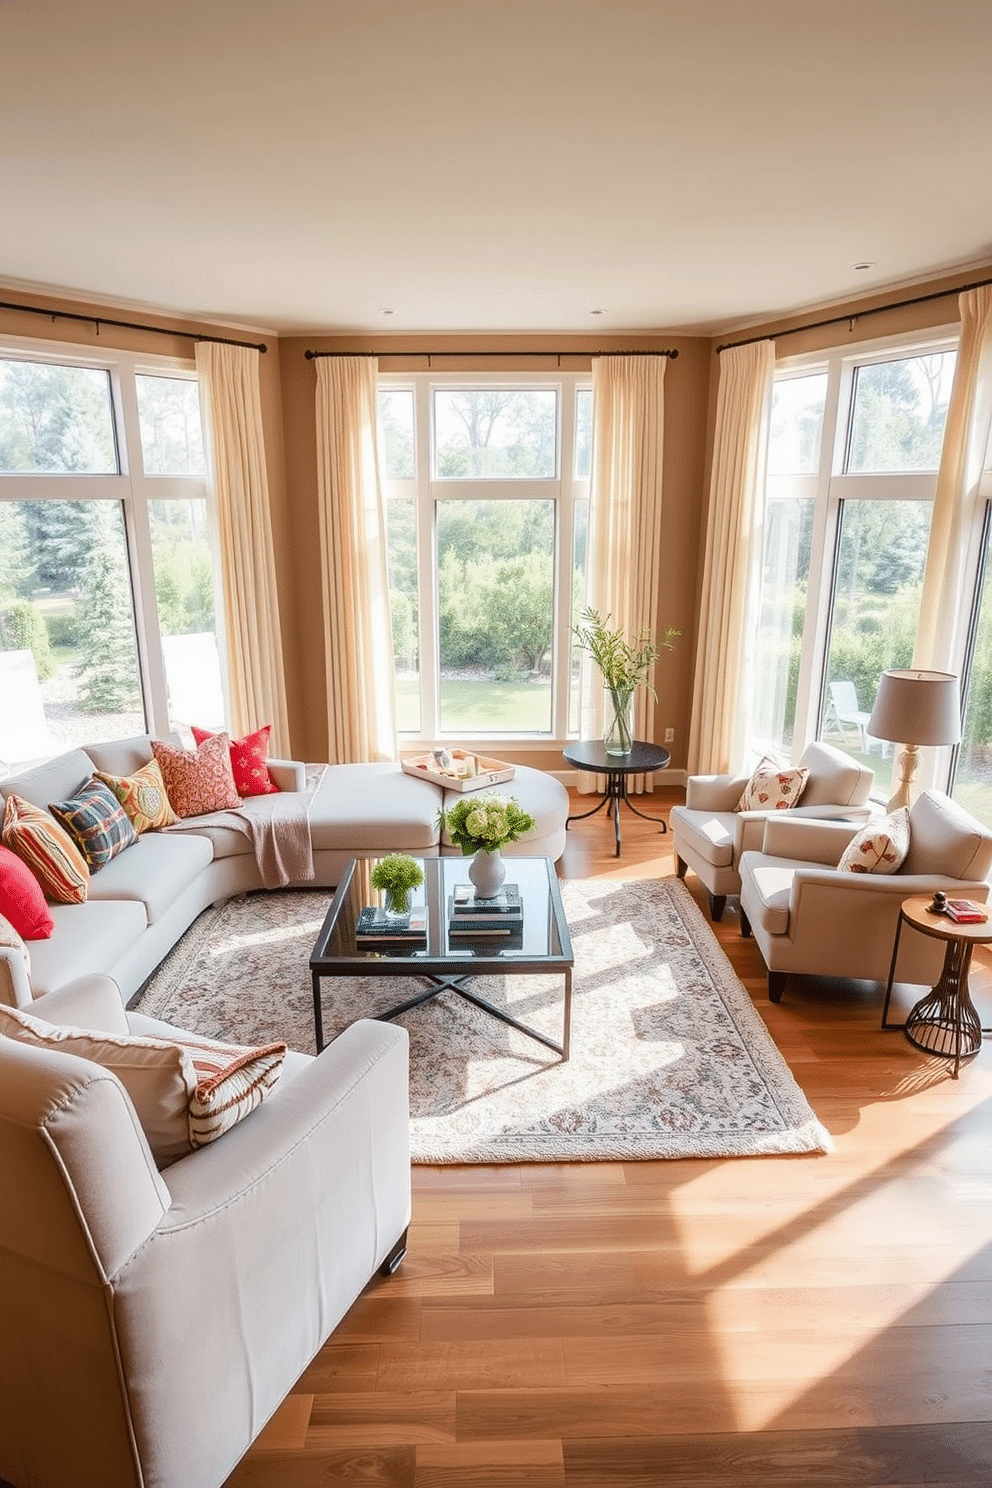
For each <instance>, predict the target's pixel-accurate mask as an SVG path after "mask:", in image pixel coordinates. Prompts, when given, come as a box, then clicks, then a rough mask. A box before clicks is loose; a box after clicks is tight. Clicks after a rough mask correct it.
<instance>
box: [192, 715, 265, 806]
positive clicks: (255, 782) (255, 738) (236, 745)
mask: <svg viewBox="0 0 992 1488" xmlns="http://www.w3.org/2000/svg"><path fill="white" fill-rule="evenodd" d="M191 728H192V731H193V738H194V739H195V740H196V742H197V744H202V743H203V741H204V739H215V738H216V737H217V735H216V734H212V733H210V732H209V731H208V730H207V729H201V728H197V726H196V724H195V723H194V724H192V725H191ZM271 732H272V725H271V723H266V724H263V725H262V727H261V728H259V729H256V730H255V732H254V733H253V734H245V736H244V738H243V739H232V740H231V772H232V774H233V775H234V784H235V785H236V787H237V790H238V794H239V795H240V796H271V795H274V794H275V793H276V792H277V791H278V789H279V787H278V786H277V785H276V783H275V781H274V780H273V779H272V776H271V775H270V774H269V766H268V758H269V735H270V734H271Z"/></svg>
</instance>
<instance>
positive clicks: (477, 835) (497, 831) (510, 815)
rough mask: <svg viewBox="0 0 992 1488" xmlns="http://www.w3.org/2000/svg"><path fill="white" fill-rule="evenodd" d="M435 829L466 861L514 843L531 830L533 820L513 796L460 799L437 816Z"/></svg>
mask: <svg viewBox="0 0 992 1488" xmlns="http://www.w3.org/2000/svg"><path fill="white" fill-rule="evenodd" d="M437 825H438V827H439V828H440V830H441V831H442V832H447V833H448V834H449V836H450V837H451V840H452V841H453V842H456V843H457V844H458V846H459V847H460V848H461V850H462V852H463V854H464V855H465V856H466V857H467V856H468V855H469V854H470V853H476V852H495V851H496V850H497V849H498V848H501V847H505V846H506V844H507V843H508V842H516V841H517V839H518V838H519V837H522V836H523V835H524V833H525V832H529V831H530V830H531V829H532V828H533V826H534V818H533V817H532V816H531V815H530V812H528V811H524V809H523V807H522V806H521V805H520V802H519V801H517V800H516V799H515V798H514V797H513V796H499V795H483V796H464V797H463V798H462V799H461V800H460V801H456V802H455V804H454V806H451V807H449V809H448V810H447V811H441V812H439V813H438V818H437Z"/></svg>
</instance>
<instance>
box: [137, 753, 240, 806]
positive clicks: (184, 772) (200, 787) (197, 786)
mask: <svg viewBox="0 0 992 1488" xmlns="http://www.w3.org/2000/svg"><path fill="white" fill-rule="evenodd" d="M152 753H153V754H154V756H155V758H156V759H157V760H158V762H159V765H160V766H161V768H162V779H163V780H164V781H165V789H166V793H167V794H168V797H169V802H170V804H171V806H172V809H173V811H174V812H175V813H176V815H177V816H183V817H186V816H206V814H207V813H208V812H210V811H226V810H228V809H229V808H230V807H232V806H240V805H241V797H240V796H239V795H238V791H237V787H236V786H235V784H234V776H233V775H232V774H231V741H230V739H229V738H228V737H227V735H226V734H215V735H214V736H213V738H212V739H204V741H203V743H202V744H200V745H199V746H198V747H197V748H196V749H195V750H193V749H177V748H176V746H175V745H174V744H166V743H164V742H163V741H162V740H161V739H153V740H152Z"/></svg>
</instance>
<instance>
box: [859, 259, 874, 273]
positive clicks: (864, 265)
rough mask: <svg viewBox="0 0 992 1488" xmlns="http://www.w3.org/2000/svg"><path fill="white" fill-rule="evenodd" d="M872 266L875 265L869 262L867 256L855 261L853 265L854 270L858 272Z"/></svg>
mask: <svg viewBox="0 0 992 1488" xmlns="http://www.w3.org/2000/svg"><path fill="white" fill-rule="evenodd" d="M874 267H875V265H874V264H873V263H871V262H870V261H869V260H868V259H867V258H866V259H863V260H862V262H861V263H856V264H855V265H854V269H855V272H856V273H859V274H860V273H861V272H862V270H864V269H873V268H874Z"/></svg>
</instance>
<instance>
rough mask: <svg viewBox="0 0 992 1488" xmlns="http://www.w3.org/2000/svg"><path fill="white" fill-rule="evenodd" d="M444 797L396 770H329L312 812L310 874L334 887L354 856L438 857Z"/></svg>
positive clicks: (370, 767)
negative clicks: (391, 853)
mask: <svg viewBox="0 0 992 1488" xmlns="http://www.w3.org/2000/svg"><path fill="white" fill-rule="evenodd" d="M441 801H442V792H441V790H440V789H439V787H438V786H436V785H432V784H431V782H430V781H426V780H417V779H415V778H414V777H413V776H412V775H407V774H405V773H404V771H403V770H402V769H401V767H400V766H399V765H396V764H378V763H375V764H357V765H331V766H329V767H328V769H327V770H325V772H324V777H323V779H322V780H321V782H320V785H319V786H318V788H317V792H316V795H315V796H314V798H313V802H312V804H311V806H310V837H311V841H312V842H313V856H314V870H315V873H316V877H317V880H318V881H319V882H321V883H335V882H336V881H337V877H338V875H339V874H340V873H341V871H342V869H343V868H344V866H345V864H346V863H347V861H348V859H349V858H353V857H354V856H355V854H356V852H368V853H377V852H406V853H412V854H414V855H415V856H419V857H424V856H426V857H436V856H437V849H438V829H437V817H438V813H439V811H440V810H441Z"/></svg>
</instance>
